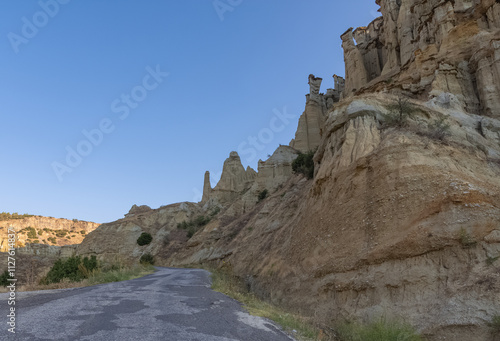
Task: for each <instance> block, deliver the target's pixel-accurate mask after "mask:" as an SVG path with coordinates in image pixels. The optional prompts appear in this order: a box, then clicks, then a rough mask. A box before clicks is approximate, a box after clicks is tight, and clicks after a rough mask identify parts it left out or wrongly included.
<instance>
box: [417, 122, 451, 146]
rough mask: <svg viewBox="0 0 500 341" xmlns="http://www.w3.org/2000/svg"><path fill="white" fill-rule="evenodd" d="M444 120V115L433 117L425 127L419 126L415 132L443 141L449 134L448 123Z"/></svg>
mask: <svg viewBox="0 0 500 341" xmlns="http://www.w3.org/2000/svg"><path fill="white" fill-rule="evenodd" d="M445 120H446V118H444V117H441V118H438V119H435V120H434V121H432V122H431V123H429V124H428V126H427V129H425V128H421V129H419V130H418V132H417V134H418V135H421V136H426V137H428V138H430V139H433V140H439V141H444V140H445V138H446V137H447V136H449V135H450V125H449V124H447V123H445Z"/></svg>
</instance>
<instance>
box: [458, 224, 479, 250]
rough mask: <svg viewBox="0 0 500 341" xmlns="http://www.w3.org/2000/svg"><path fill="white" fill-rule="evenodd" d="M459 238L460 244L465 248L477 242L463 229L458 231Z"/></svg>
mask: <svg viewBox="0 0 500 341" xmlns="http://www.w3.org/2000/svg"><path fill="white" fill-rule="evenodd" d="M459 238H460V244H462V246H463V247H466V248H467V247H471V246H474V245H476V243H477V241H476V240H475V239H474V238H473V237H472V236H471V235H470V233H469V232H467V230H466V229H465V228H463V227H462V228H461V229H460V233H459Z"/></svg>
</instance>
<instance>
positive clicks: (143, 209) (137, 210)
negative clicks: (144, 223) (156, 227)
mask: <svg viewBox="0 0 500 341" xmlns="http://www.w3.org/2000/svg"><path fill="white" fill-rule="evenodd" d="M149 211H151V207H149V206H148V205H141V206H137V205H135V204H134V205H132V207H131V208H130V210H129V211H128V213H127V214H125V217H133V216H134V215H136V214H141V213H146V212H149Z"/></svg>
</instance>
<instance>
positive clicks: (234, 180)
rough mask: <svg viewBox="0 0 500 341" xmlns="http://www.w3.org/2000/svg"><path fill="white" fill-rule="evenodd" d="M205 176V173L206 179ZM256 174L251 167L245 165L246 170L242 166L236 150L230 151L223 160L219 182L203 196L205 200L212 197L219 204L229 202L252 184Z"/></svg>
mask: <svg viewBox="0 0 500 341" xmlns="http://www.w3.org/2000/svg"><path fill="white" fill-rule="evenodd" d="M206 176H207V175H206V173H205V180H206V181H207V178H206ZM256 176H257V173H256V172H255V171H254V170H253V169H252V168H250V167H247V169H246V170H245V168H243V165H242V164H241V159H240V157H239V155H238V153H237V152H231V153H230V154H229V158H227V159H226V161H224V166H223V168H222V175H221V178H220V180H219V182H218V183H217V185H216V186H215V187H214V188H213V190H211V191H210V193H209V194H208V193H207V195H206V196H204V198H205V202H206V201H208V200H209V199H212V198H213V199H216V201H217V202H218V203H221V204H224V203H228V202H231V201H232V200H234V199H235V198H236V197H238V196H239V195H241V194H242V193H243V192H245V191H246V190H248V189H249V188H250V187H251V186H252V184H253V182H254V181H255V178H256ZM204 192H205V191H204Z"/></svg>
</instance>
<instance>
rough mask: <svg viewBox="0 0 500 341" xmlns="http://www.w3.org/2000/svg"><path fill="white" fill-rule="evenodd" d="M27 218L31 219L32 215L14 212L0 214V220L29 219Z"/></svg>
mask: <svg viewBox="0 0 500 341" xmlns="http://www.w3.org/2000/svg"><path fill="white" fill-rule="evenodd" d="M29 217H33V215H32V214H18V213H17V212H14V213H9V212H2V213H0V220H9V219H24V218H29Z"/></svg>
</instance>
